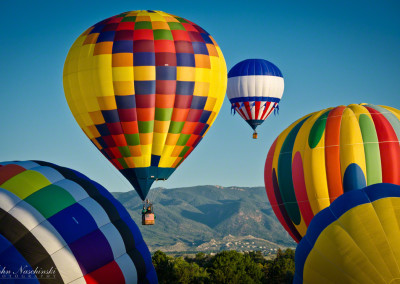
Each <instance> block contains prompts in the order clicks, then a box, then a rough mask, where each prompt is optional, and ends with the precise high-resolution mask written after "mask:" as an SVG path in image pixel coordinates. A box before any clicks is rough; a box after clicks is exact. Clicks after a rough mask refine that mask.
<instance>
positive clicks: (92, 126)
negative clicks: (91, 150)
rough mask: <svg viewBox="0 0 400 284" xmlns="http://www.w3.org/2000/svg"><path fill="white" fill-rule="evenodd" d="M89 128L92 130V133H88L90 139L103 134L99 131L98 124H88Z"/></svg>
mask: <svg viewBox="0 0 400 284" xmlns="http://www.w3.org/2000/svg"><path fill="white" fill-rule="evenodd" d="M87 130H89V131H90V134H91V135H90V136H89V135H88V136H89V138H90V139H92V138H98V137H100V136H101V135H100V133H99V131H98V130H97V128H96V126H94V125H90V126H87Z"/></svg>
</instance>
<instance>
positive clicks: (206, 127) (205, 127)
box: [199, 124, 210, 136]
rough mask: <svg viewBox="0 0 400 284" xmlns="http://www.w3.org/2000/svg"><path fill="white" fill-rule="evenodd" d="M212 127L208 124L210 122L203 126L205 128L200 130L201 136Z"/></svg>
mask: <svg viewBox="0 0 400 284" xmlns="http://www.w3.org/2000/svg"><path fill="white" fill-rule="evenodd" d="M209 127H210V125H208V124H206V125H205V126H204V128H203V130H202V131H201V132H200V134H199V135H200V136H203V135H204V133H206V131H207V129H208V128H209Z"/></svg>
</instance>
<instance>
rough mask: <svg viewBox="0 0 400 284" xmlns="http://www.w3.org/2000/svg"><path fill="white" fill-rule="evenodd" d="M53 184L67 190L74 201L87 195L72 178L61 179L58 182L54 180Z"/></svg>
mask: <svg viewBox="0 0 400 284" xmlns="http://www.w3.org/2000/svg"><path fill="white" fill-rule="evenodd" d="M55 185H57V186H59V187H62V188H64V189H65V190H66V191H68V192H69V194H71V195H72V197H73V198H74V199H75V201H76V202H78V201H80V200H82V199H85V198H88V197H89V195H88V194H87V192H86V191H85V190H84V189H83V188H82V187H81V186H80V185H79V184H77V183H76V182H73V181H72V180H69V179H63V180H60V181H59V182H56V183H55Z"/></svg>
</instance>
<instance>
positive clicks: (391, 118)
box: [368, 105, 400, 141]
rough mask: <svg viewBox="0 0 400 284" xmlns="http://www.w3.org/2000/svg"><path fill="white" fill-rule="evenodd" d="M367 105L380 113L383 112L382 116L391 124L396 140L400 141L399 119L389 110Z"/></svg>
mask: <svg viewBox="0 0 400 284" xmlns="http://www.w3.org/2000/svg"><path fill="white" fill-rule="evenodd" d="M368 106H369V107H371V108H373V109H376V110H377V111H379V112H380V113H382V114H383V116H384V117H385V118H386V119H387V120H388V121H389V123H390V125H391V126H392V128H393V130H394V132H396V136H397V140H398V141H400V121H399V119H398V118H397V117H396V116H395V115H394V114H393V113H392V112H391V111H389V110H387V109H385V108H383V107H381V106H377V105H368Z"/></svg>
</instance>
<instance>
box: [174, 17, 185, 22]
mask: <svg viewBox="0 0 400 284" xmlns="http://www.w3.org/2000/svg"><path fill="white" fill-rule="evenodd" d="M175 19H177V20H178V21H179V22H181V23H188V21H186V20H185V19H182V18H179V17H175Z"/></svg>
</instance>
